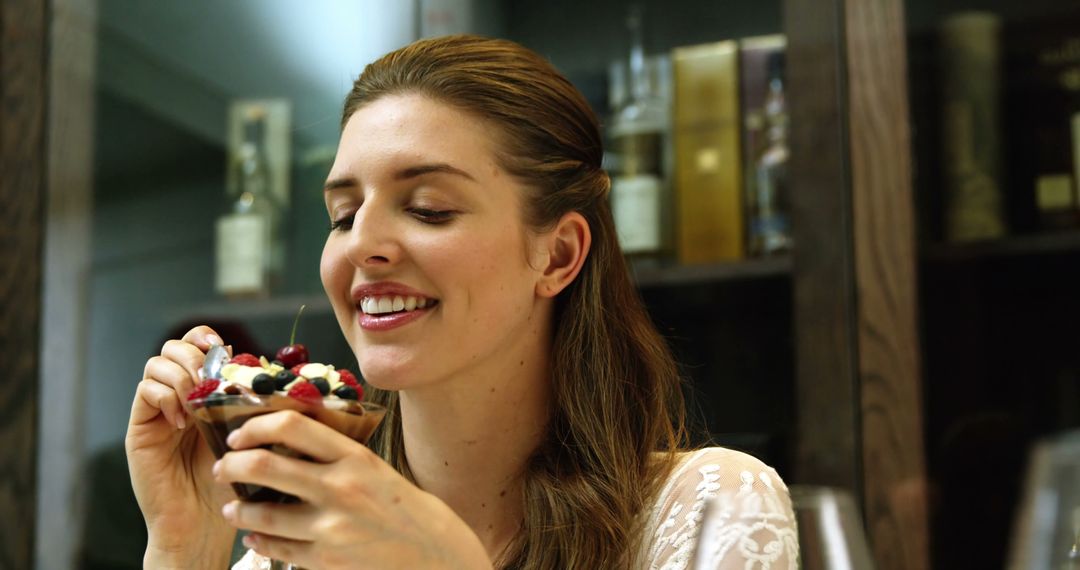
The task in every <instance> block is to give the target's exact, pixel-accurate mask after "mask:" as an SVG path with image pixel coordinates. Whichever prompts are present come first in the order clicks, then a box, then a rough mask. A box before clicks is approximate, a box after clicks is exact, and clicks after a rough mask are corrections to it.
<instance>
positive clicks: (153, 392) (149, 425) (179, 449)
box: [125, 327, 236, 568]
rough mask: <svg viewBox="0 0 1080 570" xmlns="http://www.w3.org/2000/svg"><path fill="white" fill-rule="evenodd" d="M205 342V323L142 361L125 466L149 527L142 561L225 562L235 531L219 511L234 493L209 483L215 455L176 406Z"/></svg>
mask: <svg viewBox="0 0 1080 570" xmlns="http://www.w3.org/2000/svg"><path fill="white" fill-rule="evenodd" d="M211 343H214V344H221V339H220V338H218V336H217V334H216V333H215V332H214V331H213V330H211V329H210V328H209V327H196V328H194V329H191V330H190V331H188V333H187V334H185V335H184V338H183V339H182V340H170V341H169V342H167V343H165V346H164V347H163V348H162V349H161V355H160V356H155V357H153V358H151V359H150V360H148V361H147V363H146V368H145V370H144V372H143V380H142V382H140V383H139V387H138V389H137V390H136V391H135V401H134V403H133V404H132V406H131V418H130V420H129V422H128V431H127V437H126V438H125V447H126V449H127V459H128V469H129V471H130V472H131V483H132V487H133V488H134V490H135V498H136V499H138V501H139V508H140V509H141V510H142V513H143V517H144V518H145V519H146V528H147V531H148V533H149V539H148V543H147V548H146V558H145V562H146V563H147V564H148V565H150V566H153V567H165V566H171V567H184V566H187V567H191V568H196V567H209V566H216V567H221V566H225V565H226V564H227V562H228V556H229V554H230V553H231V548H232V542H233V540H234V539H235V537H236V531H235V529H233V528H232V527H231V526H229V525H228V524H226V523H225V521H224V520H223V519H222V518H221V514H220V512H221V511H220V510H221V506H222V505H224V504H225V503H227V502H228V501H229V500H231V499H235V498H236V495H235V494H234V493H233V492H232V490H231V489H230V488H229V486H228V485H226V484H222V483H216V482H214V480H213V475H212V474H211V467H212V466H213V463H214V455H213V453H212V452H211V451H210V448H209V447H208V446H207V445H206V442H205V441H203V438H202V436H201V435H199V433H198V430H196V429H193V427H194V419H193V418H191V417H190V416H188V415H187V414H186V413H185V412H184V407H183V405H182V401H183V400H182V398H186V397H187V395H188V394H189V393H190V392H191V390H192V389H193V388H194V386H195V378H197V376H196V370H198V369H199V368H200V367H201V366H202V362H203V357H204V351H205V350H208V349H209V347H210V344H211ZM219 559H220V563H219V564H218V563H216V561H217V560H219ZM212 561H213V562H212Z"/></svg>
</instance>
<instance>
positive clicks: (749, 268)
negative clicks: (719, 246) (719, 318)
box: [169, 256, 791, 321]
mask: <svg viewBox="0 0 1080 570" xmlns="http://www.w3.org/2000/svg"><path fill="white" fill-rule="evenodd" d="M630 271H631V274H632V275H633V277H634V280H635V281H636V282H637V284H638V286H639V287H642V288H654V287H667V286H678V285H695V284H705V283H718V282H725V281H736V280H744V279H756V278H760V277H777V276H783V275H789V274H790V273H791V257H790V256H782V257H769V258H762V259H750V260H746V261H737V262H729V263H714V264H707V265H675V264H669V263H664V262H659V263H647V262H635V263H632V264H631V269H630ZM300 305H306V306H307V308H305V309H304V314H305V315H332V314H333V309H332V308H331V307H330V302H329V301H328V300H327V299H326V296H325V295H323V294H321V293H317V294H309V295H288V296H283V297H274V298H270V299H243V300H237V301H227V300H218V301H211V302H207V303H204V304H198V305H190V306H186V307H180V308H178V309H176V310H174V311H170V313H169V315H170V317H172V320H175V321H179V320H183V319H189V318H192V317H200V316H202V317H215V318H233V319H257V318H278V317H287V318H290V319H291V318H293V317H294V316H295V315H296V311H297V309H299V308H300Z"/></svg>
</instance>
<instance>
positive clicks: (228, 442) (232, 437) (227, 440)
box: [225, 431, 240, 447]
mask: <svg viewBox="0 0 1080 570" xmlns="http://www.w3.org/2000/svg"><path fill="white" fill-rule="evenodd" d="M238 433H240V432H235V431H234V432H232V433H230V434H229V437H227V438H225V444H226V445H228V446H229V447H233V446H235V445H236V440H237V439H239V438H240V436H239V435H237V434H238Z"/></svg>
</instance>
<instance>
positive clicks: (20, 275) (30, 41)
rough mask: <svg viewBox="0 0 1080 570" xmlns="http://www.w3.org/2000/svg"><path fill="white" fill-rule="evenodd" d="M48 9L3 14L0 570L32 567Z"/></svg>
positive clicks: (23, 0) (24, 0) (12, 0)
mask: <svg viewBox="0 0 1080 570" xmlns="http://www.w3.org/2000/svg"><path fill="white" fill-rule="evenodd" d="M44 42H45V2H44V0H4V2H3V5H2V8H0V70H2V75H0V248H2V250H3V254H2V255H0V299H3V301H2V304H0V350H2V351H3V354H4V357H3V360H2V361H0V362H2V363H3V369H4V374H3V375H0V520H2V521H4V523H2V527H3V532H0V568H32V567H33V545H34V540H33V539H34V512H35V511H34V505H35V500H36V495H35V492H34V489H35V480H34V477H35V462H34V459H35V444H36V438H35V431H36V427H37V389H36V387H37V385H38V382H37V380H38V374H37V372H38V331H39V328H38V322H39V310H40V276H41V228H42V195H43V180H44V158H43V155H44V137H43V134H42V133H43V129H44V102H45V59H44V58H45V50H44V45H45V43H44Z"/></svg>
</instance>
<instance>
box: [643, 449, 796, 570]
mask: <svg viewBox="0 0 1080 570" xmlns="http://www.w3.org/2000/svg"><path fill="white" fill-rule="evenodd" d="M710 503H711V504H712V505H713V507H711V508H714V509H716V508H719V509H721V510H722V511H723V512H722V515H721V516H722V519H723V520H724V524H725V525H727V529H726V531H725V532H726V534H725V536H728V537H736V536H737V535H740V533H744V534H746V536H744V537H743V538H744V539H751V540H756V539H759V538H764V537H763V536H762V535H760V534H759V531H760V530H761V529H763V528H768V530H769V535H770V536H771V537H772V539H776V538H779V539H780V542H781V543H782V544H784V548H781V551H784V550H787V549H788V548H789V547H790V548H796V549H797V546H792V545H795V544H797V542H796V537H795V535H794V514H793V512H792V510H791V499H790V497H789V495H788V489H787V486H786V485H785V484H784V481H783V479H781V477H780V475H778V474H777V472H776V471H775V470H774V469H773V468H772V467H770V466H768V465H766V464H765V463H764V462H762V461H761V460H760V459H757V458H756V457H754V456H752V455H749V454H746V453H743V452H740V451H735V450H733V449H727V448H723V447H708V448H704V449H699V450H696V451H690V452H686V453H684V454H682V456H681V457H680V458H679V461H678V463H677V465H676V467H675V468H674V469H672V472H671V474H670V475H669V476H668V478H667V481H666V482H665V484H664V486H663V487H662V490H661V492H660V494H659V495H658V496H657V498H656V501H655V503H654V505H653V508H652V510H651V512H650V513H649V516H648V522H647V525H646V531H647V532H648V533H649V534H647V535H646V540H645V543H646V544H649V545H650V546H649V552H648V553H647V554H646V556H645V557H646V559H647V560H649V561H650V564H649V565H648V566H647V567H651V568H663V569H669V568H674V569H681V568H686V567H687V566H688V565H689V563H690V559H691V558H692V557H693V553H694V549H695V546H696V545H697V543H698V537H699V535H700V533H701V526H702V522H703V518H704V517H705V510H706V508H707V507H709V505H710ZM766 542H769V541H766ZM732 555H734V553H733V554H732ZM777 562H779V560H778V561H777ZM783 562H785V563H786V562H789V560H788V559H785V560H783ZM772 567H773V568H787V567H788V566H786V565H783V564H777V565H775V566H772Z"/></svg>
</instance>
